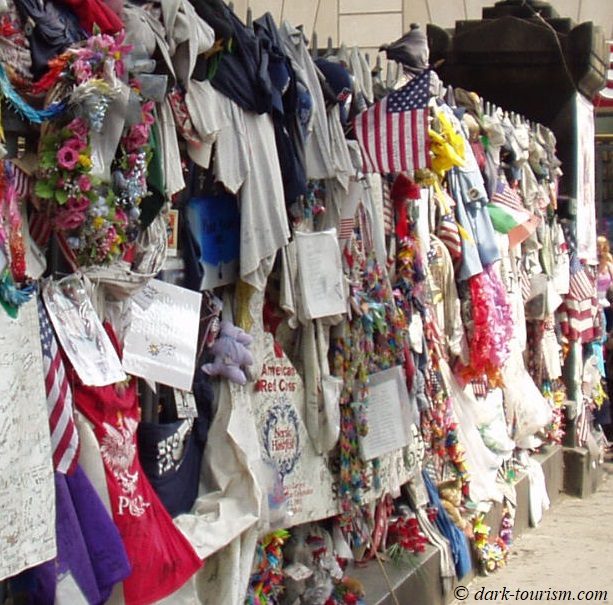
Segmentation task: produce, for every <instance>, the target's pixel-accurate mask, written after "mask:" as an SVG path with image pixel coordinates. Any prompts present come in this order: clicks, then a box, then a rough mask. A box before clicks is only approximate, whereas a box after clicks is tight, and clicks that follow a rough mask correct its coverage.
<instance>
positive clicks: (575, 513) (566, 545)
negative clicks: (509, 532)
mask: <svg viewBox="0 0 613 605" xmlns="http://www.w3.org/2000/svg"><path fill="white" fill-rule="evenodd" d="M505 589H506V590H505ZM458 590H459V592H458ZM496 591H498V592H496ZM599 593H600V594H599ZM455 594H456V596H457V597H461V598H462V600H460V599H459V598H458V599H457V600H456V601H454V603H455V604H458V603H466V604H470V605H474V604H476V603H500V604H502V603H543V602H549V601H557V602H561V603H570V602H575V603H578V602H583V601H586V602H590V603H598V604H603V603H610V604H613V460H612V457H611V456H610V455H609V456H608V461H607V462H606V463H605V465H604V478H603V481H602V484H601V486H600V488H599V490H598V492H596V493H595V494H593V495H592V496H591V497H589V498H586V499H583V500H581V499H578V498H572V497H570V496H566V495H562V497H561V498H560V499H559V500H558V501H557V502H556V503H555V504H554V505H553V507H552V508H551V509H550V510H549V511H547V512H546V513H545V516H544V518H543V520H542V521H541V524H540V525H539V527H537V528H536V529H530V530H528V531H526V532H525V533H524V534H523V535H522V536H520V537H519V538H518V539H517V540H516V541H515V542H514V544H513V546H512V550H511V554H510V557H509V562H508V565H507V566H506V567H505V568H503V569H501V570H499V571H498V572H497V573H496V574H494V575H491V576H488V577H478V578H476V579H475V580H473V581H472V582H471V583H470V584H469V585H468V586H467V587H466V590H463V589H461V588H460V589H458V588H456V593H455ZM407 605H409V604H407Z"/></svg>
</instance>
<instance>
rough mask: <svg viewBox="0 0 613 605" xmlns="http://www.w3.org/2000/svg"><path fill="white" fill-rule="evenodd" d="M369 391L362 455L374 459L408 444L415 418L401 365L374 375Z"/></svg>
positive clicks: (361, 446)
mask: <svg viewBox="0 0 613 605" xmlns="http://www.w3.org/2000/svg"><path fill="white" fill-rule="evenodd" d="M368 392H369V395H368V405H367V406H366V418H367V425H368V434H367V435H366V436H365V437H361V438H360V448H361V451H362V457H363V458H364V459H365V460H372V459H373V458H379V457H380V456H383V455H384V454H389V453H390V452H393V451H395V450H399V449H402V448H404V447H406V446H407V445H409V443H410V442H411V440H412V433H411V424H413V423H414V422H415V418H412V417H411V416H412V414H411V407H410V406H409V393H408V391H407V386H406V382H405V380H404V375H403V371H402V368H401V367H400V366H395V367H393V368H390V369H389V370H383V371H382V372H377V373H376V374H371V376H370V377H369V385H368Z"/></svg>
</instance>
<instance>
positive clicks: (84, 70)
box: [72, 59, 93, 84]
mask: <svg viewBox="0 0 613 605" xmlns="http://www.w3.org/2000/svg"><path fill="white" fill-rule="evenodd" d="M72 73H73V74H74V77H75V78H76V80H77V82H78V83H79V84H82V83H83V82H86V81H87V80H90V79H91V77H92V75H93V73H92V66H91V65H90V64H89V61H86V60H85V59H77V60H76V61H75V62H74V63H73V64H72Z"/></svg>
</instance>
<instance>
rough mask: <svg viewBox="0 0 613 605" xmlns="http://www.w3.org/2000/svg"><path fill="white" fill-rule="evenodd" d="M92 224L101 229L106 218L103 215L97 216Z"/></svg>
mask: <svg viewBox="0 0 613 605" xmlns="http://www.w3.org/2000/svg"><path fill="white" fill-rule="evenodd" d="M92 224H93V226H94V229H100V228H102V225H104V218H102V217H101V216H97V217H96V218H95V219H94V220H93V221H92Z"/></svg>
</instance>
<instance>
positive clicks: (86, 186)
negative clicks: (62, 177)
mask: <svg viewBox="0 0 613 605" xmlns="http://www.w3.org/2000/svg"><path fill="white" fill-rule="evenodd" d="M77 186H78V187H79V189H80V190H81V191H83V192H84V193H86V192H88V191H89V190H90V189H91V188H92V182H91V179H90V178H89V177H88V176H87V175H86V174H82V175H81V176H80V177H79V178H78V179H77Z"/></svg>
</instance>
